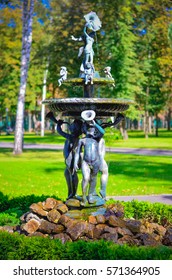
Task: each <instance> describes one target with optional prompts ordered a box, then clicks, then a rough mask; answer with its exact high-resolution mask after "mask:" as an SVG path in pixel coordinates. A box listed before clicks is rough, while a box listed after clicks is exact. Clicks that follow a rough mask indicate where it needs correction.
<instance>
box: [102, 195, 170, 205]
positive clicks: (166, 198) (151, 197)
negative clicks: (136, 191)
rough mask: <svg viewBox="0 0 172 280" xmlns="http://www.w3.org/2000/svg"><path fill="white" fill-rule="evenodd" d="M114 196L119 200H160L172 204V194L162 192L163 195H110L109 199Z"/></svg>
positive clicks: (153, 201)
mask: <svg viewBox="0 0 172 280" xmlns="http://www.w3.org/2000/svg"><path fill="white" fill-rule="evenodd" d="M110 198H113V199H114V200H119V201H132V200H138V201H149V202H152V203H155V202H160V203H164V204H170V205H172V194H161V195H136V196H134V195H133V196H108V197H107V199H110Z"/></svg>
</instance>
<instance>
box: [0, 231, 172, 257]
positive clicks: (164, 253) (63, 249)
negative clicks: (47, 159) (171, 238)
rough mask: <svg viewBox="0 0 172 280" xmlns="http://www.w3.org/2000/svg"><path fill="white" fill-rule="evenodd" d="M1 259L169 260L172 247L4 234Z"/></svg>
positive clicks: (1, 233) (2, 234)
mask: <svg viewBox="0 0 172 280" xmlns="http://www.w3.org/2000/svg"><path fill="white" fill-rule="evenodd" d="M0 259H1V260H168V259H172V248H169V247H165V246H160V247H135V246H134V247H130V246H128V245H123V246H121V245H117V244H114V243H112V242H110V241H108V242H107V241H104V240H100V241H95V242H85V241H82V240H79V241H77V242H73V243H71V242H68V243H66V244H62V243H61V242H60V241H59V240H58V239H55V240H51V239H50V238H43V237H26V236H24V235H19V234H18V233H14V234H10V233H8V232H0Z"/></svg>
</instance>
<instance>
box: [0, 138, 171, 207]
mask: <svg viewBox="0 0 172 280" xmlns="http://www.w3.org/2000/svg"><path fill="white" fill-rule="evenodd" d="M13 145H14V144H13V143H7V142H0V148H13ZM24 149H26V150H27V149H40V150H63V145H54V144H24ZM106 151H107V152H110V153H121V154H135V155H147V156H172V150H160V149H137V148H112V147H107V148H106ZM110 198H113V199H115V200H119V201H132V200H138V201H149V202H152V203H155V202H160V203H164V204H170V205H172V194H161V195H137V196H109V197H107V199H110Z"/></svg>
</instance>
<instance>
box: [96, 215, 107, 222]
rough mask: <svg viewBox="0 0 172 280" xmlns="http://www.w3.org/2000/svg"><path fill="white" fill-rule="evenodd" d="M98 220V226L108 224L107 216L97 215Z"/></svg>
mask: <svg viewBox="0 0 172 280" xmlns="http://www.w3.org/2000/svg"><path fill="white" fill-rule="evenodd" d="M96 220H97V223H98V224H104V223H105V222H106V219H105V216H104V215H97V216H96Z"/></svg>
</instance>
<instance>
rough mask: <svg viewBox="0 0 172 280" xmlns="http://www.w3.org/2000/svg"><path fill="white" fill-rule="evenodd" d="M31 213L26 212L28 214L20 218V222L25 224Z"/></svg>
mask: <svg viewBox="0 0 172 280" xmlns="http://www.w3.org/2000/svg"><path fill="white" fill-rule="evenodd" d="M30 213H31V212H26V213H24V214H23V215H22V216H21V217H20V221H21V222H22V223H24V222H25V221H26V217H27V215H28V214H30Z"/></svg>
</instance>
